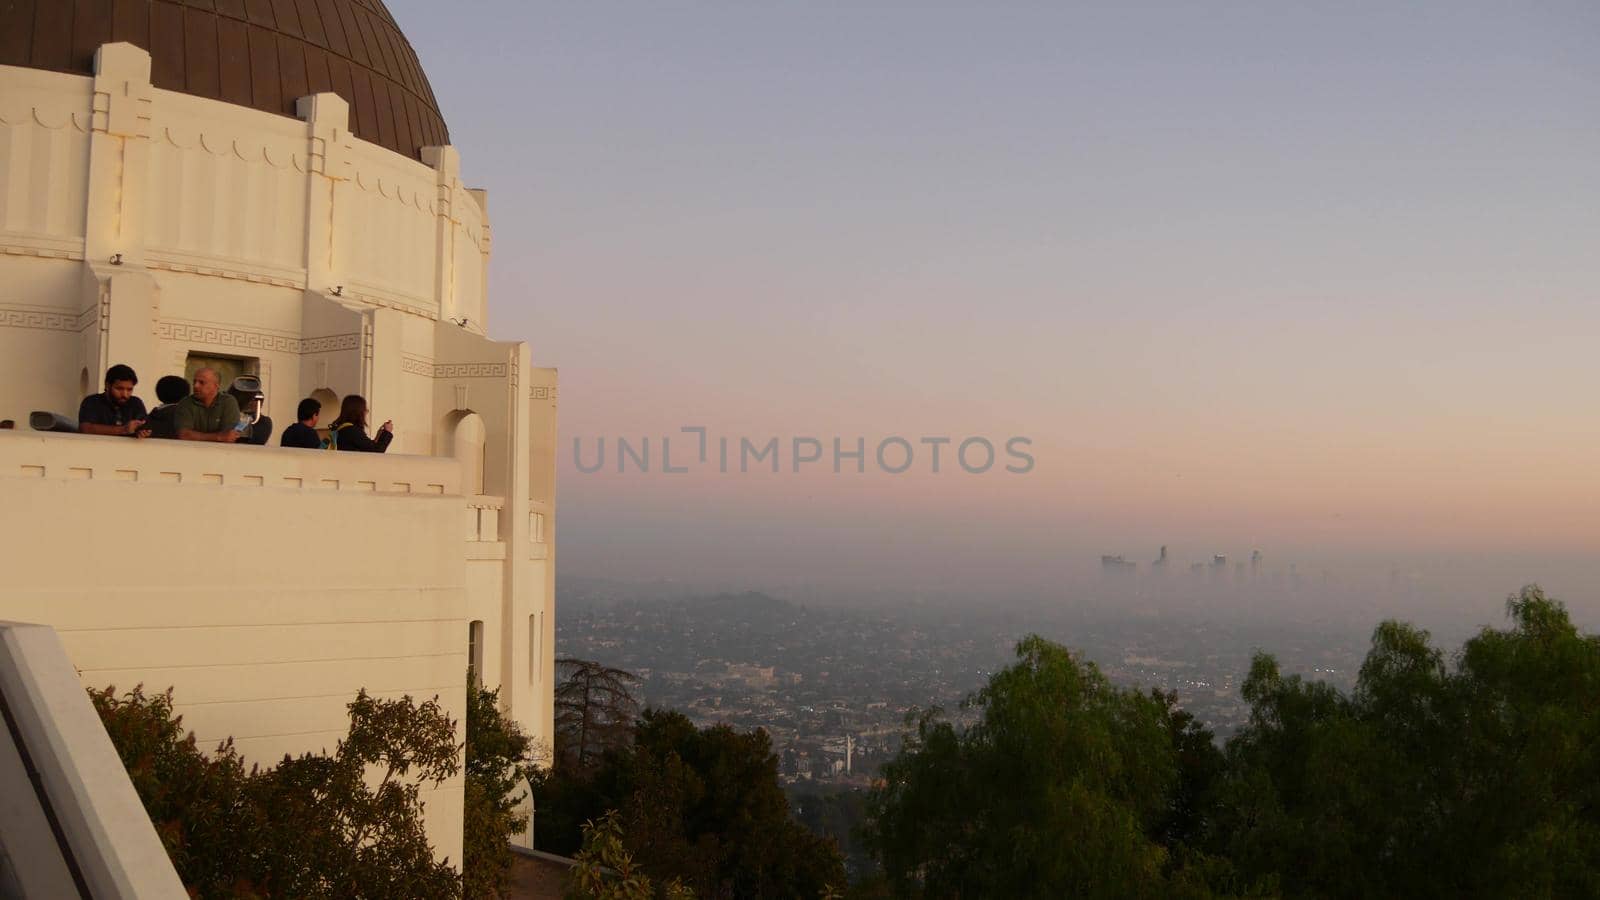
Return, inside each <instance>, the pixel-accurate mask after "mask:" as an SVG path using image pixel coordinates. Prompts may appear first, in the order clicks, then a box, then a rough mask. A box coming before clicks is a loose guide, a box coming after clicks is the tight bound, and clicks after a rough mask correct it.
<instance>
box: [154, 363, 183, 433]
mask: <svg viewBox="0 0 1600 900" xmlns="http://www.w3.org/2000/svg"><path fill="white" fill-rule="evenodd" d="M187 396H189V382H187V381H184V380H183V376H182V375H163V376H161V377H160V378H159V379H157V380H156V399H157V400H160V401H161V405H160V406H157V407H156V408H155V409H152V410H150V418H148V419H146V420H145V426H146V427H148V428H149V429H150V436H151V437H154V438H169V439H173V438H176V437H177V436H178V422H177V415H178V404H179V403H181V402H183V398H185V397H187Z"/></svg>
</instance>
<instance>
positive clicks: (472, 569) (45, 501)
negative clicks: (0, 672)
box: [0, 44, 557, 860]
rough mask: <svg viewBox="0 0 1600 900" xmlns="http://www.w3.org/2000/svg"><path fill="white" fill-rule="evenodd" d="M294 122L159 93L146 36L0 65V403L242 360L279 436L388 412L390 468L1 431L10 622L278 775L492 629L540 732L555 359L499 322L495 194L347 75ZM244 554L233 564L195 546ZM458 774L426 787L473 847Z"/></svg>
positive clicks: (509, 681)
mask: <svg viewBox="0 0 1600 900" xmlns="http://www.w3.org/2000/svg"><path fill="white" fill-rule="evenodd" d="M299 109H300V113H301V118H300V119H298V120H296V119H291V118H287V117H284V116H277V115H272V114H270V113H264V112H260V111H256V110H251V109H246V108H242V107H236V106H231V105H229V104H225V103H219V102H217V101H212V100H206V99H203V98H197V97H192V96H189V95H186V94H180V93H173V92H168V91H163V90H158V89H155V88H154V87H152V86H151V85H150V82H149V57H148V55H147V54H145V53H144V52H143V51H142V50H139V49H138V48H136V47H133V46H131V45H127V44H112V45H106V46H104V47H102V48H101V50H100V52H99V54H98V56H97V74H96V75H95V76H94V77H92V78H89V77H82V76H76V75H67V74H61V73H53V72H42V71H36V70H32V69H22V68H14V67H7V66H0V419H5V418H10V419H14V420H16V421H17V422H18V423H19V425H21V426H22V427H26V422H27V414H28V413H29V412H30V411H32V410H51V411H56V412H62V413H66V414H68V415H71V414H73V413H74V412H75V411H76V409H77V405H78V401H79V400H80V399H81V397H82V395H83V394H84V393H86V392H92V391H96V390H98V389H99V388H100V384H99V382H100V379H101V377H102V375H103V373H104V371H105V369H106V368H107V367H108V366H109V365H111V364H113V363H127V364H130V365H132V366H133V367H134V368H135V369H136V370H137V371H138V373H139V375H140V378H141V382H140V385H139V390H138V393H139V395H140V396H141V397H142V398H143V399H144V400H145V401H146V403H147V404H148V405H150V406H154V405H155V397H154V386H155V383H156V381H157V380H158V379H159V378H160V376H162V375H166V374H181V373H182V372H183V367H184V363H185V360H186V359H187V358H188V356H189V355H190V354H201V355H210V356H222V357H234V358H238V359H241V360H247V361H248V362H249V363H250V365H252V366H254V367H255V368H256V370H257V371H258V373H259V375H260V377H261V379H262V381H263V382H264V385H265V391H266V394H267V398H268V400H267V406H268V409H267V412H268V414H269V415H271V416H272V417H273V419H274V420H275V421H276V426H277V429H278V430H279V431H280V432H281V430H282V429H283V428H284V427H285V426H287V425H288V424H289V423H290V422H292V421H293V418H294V409H295V406H296V404H297V403H298V401H299V400H300V399H301V398H302V397H305V396H309V395H312V394H313V393H314V392H318V391H328V392H331V393H332V394H333V395H334V396H344V395H346V394H349V393H361V394H363V395H364V396H366V398H367V399H368V401H369V403H370V404H371V409H372V420H373V424H377V423H379V422H382V421H383V420H385V419H392V420H394V422H395V425H396V439H395V442H394V445H393V446H392V448H391V451H390V454H389V455H387V456H385V457H378V458H374V457H368V456H359V457H356V456H353V455H351V454H323V453H314V452H311V451H282V450H276V449H267V448H246V447H216V446H210V445H204V446H195V445H187V444H181V443H177V442H167V441H159V442H155V441H150V442H135V441H131V440H120V439H115V438H91V437H82V436H70V437H56V436H37V435H29V434H25V433H6V432H0V504H3V505H4V506H5V508H6V509H8V510H22V511H26V512H25V514H23V515H15V514H14V515H10V516H8V517H6V521H5V523H4V524H3V525H0V554H3V556H0V570H3V571H6V572H8V573H12V572H17V573H22V574H21V575H20V576H19V578H20V581H18V582H17V584H18V585H19V586H18V588H17V589H16V590H12V591H8V592H6V593H4V594H0V618H9V619H14V620H21V621H35V622H42V623H46V624H50V625H52V626H55V627H56V628H57V629H59V630H60V633H61V635H62V639H63V641H64V642H65V644H66V646H67V648H68V652H69V653H70V654H72V656H73V661H74V663H75V664H76V665H77V666H78V667H79V668H80V669H81V670H82V671H83V673H84V680H85V682H86V683H89V684H94V685H101V686H103V685H104V684H105V683H109V682H115V683H117V684H118V685H119V686H131V685H132V684H133V683H136V682H140V681H142V682H144V683H145V684H146V685H147V686H150V687H153V688H157V689H161V688H165V687H167V686H169V685H170V686H172V687H173V688H174V691H175V700H176V703H177V706H178V709H179V710H180V711H181V712H183V713H184V715H185V717H186V718H185V722H186V724H188V725H189V726H190V727H191V728H194V729H195V731H196V734H197V736H198V737H199V739H200V740H201V742H202V744H205V743H209V742H213V741H216V740H220V739H222V738H224V737H227V736H232V737H234V738H235V741H236V743H237V744H238V745H239V746H240V749H241V750H242V751H243V752H245V753H246V755H247V756H248V757H250V758H251V759H253V760H256V761H260V762H263V763H268V762H271V761H272V759H273V758H275V757H278V756H280V755H281V754H283V753H298V752H304V751H307V750H316V749H319V748H321V747H324V746H328V747H331V742H332V741H333V740H334V739H336V738H337V736H338V735H340V734H342V733H343V722H344V706H343V705H344V703H346V702H348V700H349V698H350V697H351V696H353V695H354V693H355V691H356V690H357V689H358V688H360V687H362V686H365V687H366V688H368V689H369V690H370V691H373V692H374V693H378V694H380V695H384V696H393V695H398V694H399V693H404V692H411V693H413V694H417V695H427V696H431V694H432V693H442V692H448V693H449V695H450V697H451V698H452V699H451V701H450V702H451V704H452V706H451V709H452V710H458V709H459V708H460V705H461V703H462V702H464V695H463V693H462V691H463V689H464V674H465V667H466V652H467V648H466V640H467V629H466V623H467V622H468V621H472V620H474V619H481V620H482V621H484V623H485V651H484V653H485V657H484V660H485V670H484V672H483V676H484V680H485V682H486V683H487V684H488V685H489V686H490V687H498V688H499V689H500V691H501V700H502V703H503V704H504V705H505V707H506V709H507V710H508V711H509V712H510V713H511V714H512V715H513V716H514V717H515V718H516V719H518V720H519V721H520V722H521V723H522V724H523V725H524V727H525V728H527V730H528V731H530V732H531V733H532V734H533V735H534V737H535V738H536V739H537V740H541V741H546V742H548V741H549V740H550V738H551V735H552V730H553V684H554V666H553V659H554V638H555V632H554V620H555V615H554V613H555V610H554V548H553V544H554V534H555V524H554V513H555V506H554V467H553V466H554V462H553V461H554V455H555V448H554V441H555V435H556V432H555V416H556V391H557V387H556V375H555V372H554V370H552V369H537V368H535V367H534V366H533V365H532V355H531V353H530V351H529V348H528V345H527V344H525V343H515V342H512V343H508V342H497V341H491V340H489V339H487V338H486V337H485V328H486V320H487V316H488V314H489V310H488V303H487V297H486V290H487V280H486V278H485V273H486V266H487V263H488V255H489V249H490V243H491V241H490V226H489V220H488V214H487V197H486V195H485V194H484V193H483V192H482V191H477V190H469V189H468V188H466V187H465V185H464V183H463V181H462V179H461V168H462V164H461V159H460V156H459V154H458V153H457V152H456V150H455V149H454V148H452V147H433V148H425V149H424V151H423V156H424V159H425V160H426V162H419V161H417V160H413V159H409V158H406V157H403V156H401V155H399V154H396V153H393V152H391V151H389V150H386V149H384V148H382V147H378V146H375V145H372V144H367V143H365V142H363V141H360V140H358V139H356V138H354V137H353V136H352V135H351V134H350V133H349V131H348V119H349V108H348V104H346V103H345V102H344V101H343V100H342V99H340V98H339V97H337V96H336V95H333V94H318V95H315V96H311V97H305V98H301V100H300V102H299ZM336 414H337V410H335V409H324V410H323V424H324V425H326V424H327V423H329V422H331V421H332V419H333V418H334V416H335V415H336ZM466 416H471V417H473V421H474V422H475V423H476V425H475V427H477V428H480V429H481V432H482V435H483V449H482V451H481V452H479V453H478V454H477V457H476V458H477V463H475V468H476V469H481V474H479V473H476V472H475V473H474V474H473V475H472V476H471V480H472V482H473V483H470V484H467V483H463V475H462V471H463V470H462V466H461V465H460V463H458V461H457V460H456V459H455V458H454V449H453V448H454V446H455V435H454V432H453V429H454V428H455V426H456V424H457V423H459V422H461V421H463V418H464V417H466ZM275 440H276V437H275V438H274V441H275ZM402 454H406V455H408V456H401V455H402ZM429 454H433V455H434V456H436V457H440V458H432V459H430V458H426V457H427V455H429ZM296 479H298V481H296ZM325 482H326V483H325ZM434 488H437V490H435V489H434ZM480 494H481V495H484V496H479V495H480ZM464 523H467V524H466V526H465V527H464ZM464 532H465V533H464ZM240 544H243V545H253V546H256V547H258V548H259V550H258V551H257V558H255V559H253V560H251V559H246V560H241V561H240V562H239V567H238V569H237V570H231V569H230V571H237V573H238V577H237V579H231V578H230V579H222V580H219V579H217V578H216V577H214V576H213V575H212V574H210V572H211V571H212V570H201V569H198V568H197V567H195V566H192V565H185V564H184V562H183V561H184V560H185V559H186V558H188V557H189V556H194V555H197V554H198V555H203V554H206V553H211V552H214V550H213V548H217V547H220V546H236V545H240ZM186 554H187V555H188V556H186ZM231 562H232V561H231V560H230V564H231ZM196 571H202V572H206V573H207V574H206V575H205V576H204V577H203V578H198V579H197V578H195V577H194V576H193V575H191V574H190V573H193V572H196ZM460 792H461V788H460V784H459V782H457V783H454V784H451V785H446V786H445V788H443V789H442V790H441V791H440V792H435V794H434V795H433V796H432V797H431V798H430V800H429V803H430V806H429V831H430V834H432V835H434V836H435V837H436V839H437V842H438V846H439V848H440V850H441V852H442V853H446V854H448V855H449V856H450V857H451V858H452V859H454V860H459V858H460Z"/></svg>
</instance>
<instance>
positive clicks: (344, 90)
mask: <svg viewBox="0 0 1600 900" xmlns="http://www.w3.org/2000/svg"><path fill="white" fill-rule="evenodd" d="M112 41H127V42H129V43H132V44H137V45H138V46H140V47H143V48H145V49H146V50H148V51H150V62H151V65H150V80H151V81H152V82H154V83H155V86H156V87H158V88H165V89H167V90H171V91H182V92H184V93H186V94H194V95H196V96H199V97H209V98H211V99H213V100H223V101H226V102H228V103H236V104H238V105H240V106H248V107H251V108H253V109H259V110H263V111H266V112H272V113H278V114H279V115H285V116H293V115H294V114H295V109H294V105H295V100H296V99H297V98H299V97H303V96H305V95H306V94H314V93H318V92H322V91H332V92H333V93H336V94H338V95H339V96H341V97H343V98H345V99H346V100H348V101H349V103H350V130H351V131H352V132H353V133H354V134H355V135H356V137H359V138H361V139H362V140H366V141H370V142H372V143H374V144H378V145H381V146H384V147H388V148H389V149H390V150H394V151H395V152H397V153H402V154H404V155H406V156H409V157H411V158H412V159H420V158H421V152H420V151H421V148H423V147H427V146H432V145H437V144H448V143H449V142H450V133H449V131H448V130H446V128H445V124H444V117H443V116H442V115H440V114H439V104H438V101H436V100H435V99H434V97H433V88H431V87H429V86H428V77H427V76H426V75H424V74H423V72H422V66H421V65H420V64H419V63H418V62H417V54H416V51H414V50H412V49H411V43H410V42H409V41H407V40H406V36H405V35H404V34H401V33H400V27H399V26H398V25H396V24H395V21H394V17H393V16H391V15H390V14H389V10H387V9H385V8H384V5H383V0H0V65H10V66H26V67H28V68H33V69H49V70H51V71H54V72H72V73H76V74H80V75H90V74H93V72H94V51H95V48H97V47H99V46H100V45H101V44H104V43H109V42H112Z"/></svg>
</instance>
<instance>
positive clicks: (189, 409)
mask: <svg viewBox="0 0 1600 900" xmlns="http://www.w3.org/2000/svg"><path fill="white" fill-rule="evenodd" d="M241 424H243V423H241V422H240V421H239V401H237V400H235V399H233V395H232V394H227V393H224V392H223V391H222V378H221V377H220V376H219V375H217V370H216V369H212V368H209V367H208V368H204V369H201V370H199V371H198V372H195V373H194V393H192V394H190V395H189V396H187V397H185V398H183V399H182V400H180V401H178V410H177V412H176V413H175V414H174V415H173V425H174V426H176V428H177V431H178V439H179V440H181V441H215V442H217V443H220V444H231V443H233V442H235V441H237V440H239V435H240V428H239V426H240V425H241Z"/></svg>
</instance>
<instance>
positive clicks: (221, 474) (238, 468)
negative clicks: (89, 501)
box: [0, 432, 461, 496]
mask: <svg viewBox="0 0 1600 900" xmlns="http://www.w3.org/2000/svg"><path fill="white" fill-rule="evenodd" d="M0 478H47V479H55V480H60V481H73V480H80V481H81V480H97V481H132V482H141V483H142V482H150V483H157V484H183V485H212V486H224V487H257V488H271V489H280V490H285V489H287V490H334V491H361V492H369V493H380V494H413V495H420V496H430V495H432V496H444V495H459V494H460V493H461V466H460V463H459V462H457V460H455V459H454V458H451V457H433V456H407V455H404V454H388V453H384V454H377V453H339V452H332V451H318V450H300V449H289V448H280V447H252V446H241V445H238V444H233V445H223V444H210V443H201V442H191V441H171V440H155V439H151V440H135V439H132V438H125V437H102V436H98V435H80V434H51V433H45V432H0Z"/></svg>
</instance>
